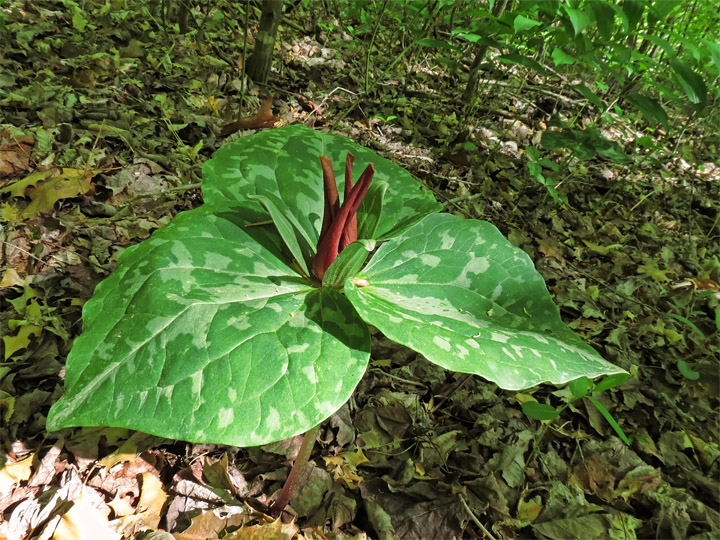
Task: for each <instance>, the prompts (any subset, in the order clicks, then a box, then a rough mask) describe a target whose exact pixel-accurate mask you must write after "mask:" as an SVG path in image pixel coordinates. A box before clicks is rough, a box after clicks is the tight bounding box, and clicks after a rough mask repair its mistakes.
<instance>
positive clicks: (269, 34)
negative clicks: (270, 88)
mask: <svg viewBox="0 0 720 540" xmlns="http://www.w3.org/2000/svg"><path fill="white" fill-rule="evenodd" d="M282 5H283V0H264V1H263V4H262V12H261V15H260V28H259V30H258V33H257V36H256V37H255V49H253V52H252V54H251V55H250V59H249V60H248V63H247V74H248V77H250V78H251V79H252V80H253V81H255V82H256V83H258V84H265V83H266V82H267V80H268V76H269V75H270V67H271V66H272V58H273V50H274V49H275V36H276V35H277V30H278V26H279V25H280V19H281V17H282Z"/></svg>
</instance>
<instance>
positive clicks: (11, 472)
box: [0, 454, 35, 495]
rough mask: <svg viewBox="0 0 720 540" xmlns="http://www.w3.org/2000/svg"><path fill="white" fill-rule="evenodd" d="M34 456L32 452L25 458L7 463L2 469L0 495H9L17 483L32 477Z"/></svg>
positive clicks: (0, 472)
mask: <svg viewBox="0 0 720 540" xmlns="http://www.w3.org/2000/svg"><path fill="white" fill-rule="evenodd" d="M34 456H35V454H30V455H29V456H28V457H26V458H25V459H22V460H20V461H16V462H15V463H6V464H5V466H4V467H3V468H2V470H0V495H7V494H8V493H10V490H11V489H12V488H14V487H15V486H16V485H17V484H19V483H20V482H23V481H25V480H28V479H29V478H30V476H31V474H32V462H33V457H34Z"/></svg>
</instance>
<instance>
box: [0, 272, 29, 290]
mask: <svg viewBox="0 0 720 540" xmlns="http://www.w3.org/2000/svg"><path fill="white" fill-rule="evenodd" d="M24 284H25V280H24V279H23V278H21V277H20V275H19V274H18V273H17V270H15V269H14V268H8V269H7V270H5V272H3V275H2V279H0V287H17V286H18V285H24Z"/></svg>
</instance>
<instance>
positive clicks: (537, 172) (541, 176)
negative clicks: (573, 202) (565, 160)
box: [525, 146, 568, 204]
mask: <svg viewBox="0 0 720 540" xmlns="http://www.w3.org/2000/svg"><path fill="white" fill-rule="evenodd" d="M525 152H526V153H527V155H528V157H529V158H530V159H529V160H528V162H527V168H528V172H529V173H530V176H531V177H532V178H534V179H535V180H537V181H538V183H539V184H541V185H543V186H545V189H546V190H547V192H548V195H550V196H551V197H552V199H553V201H555V203H557V204H559V203H561V202H563V203H565V204H567V202H568V199H567V195H565V194H563V193H558V190H557V189H556V188H557V182H555V181H554V180H553V179H552V177H551V176H549V174H548V173H547V171H546V170H544V169H549V170H550V171H551V172H552V173H557V172H558V171H559V170H560V166H559V165H558V164H557V163H555V162H554V161H552V160H550V159H547V158H541V157H540V150H538V149H537V148H536V147H535V146H528V147H526V148H525Z"/></svg>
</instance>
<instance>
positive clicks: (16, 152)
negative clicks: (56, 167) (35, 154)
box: [0, 132, 35, 178]
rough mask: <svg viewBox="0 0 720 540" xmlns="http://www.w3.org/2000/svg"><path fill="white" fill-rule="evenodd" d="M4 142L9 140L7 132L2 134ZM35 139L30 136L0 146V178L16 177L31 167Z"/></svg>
mask: <svg viewBox="0 0 720 540" xmlns="http://www.w3.org/2000/svg"><path fill="white" fill-rule="evenodd" d="M0 137H2V139H3V140H7V139H9V135H8V133H7V132H1V133H0ZM34 144H35V139H34V138H33V137H31V136H29V135H26V136H22V137H14V138H12V139H10V140H9V141H7V142H6V143H5V144H3V145H2V146H0V178H3V177H5V176H16V175H18V174H20V173H21V172H22V171H26V170H28V168H29V167H30V149H31V148H32V146H33V145H34Z"/></svg>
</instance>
